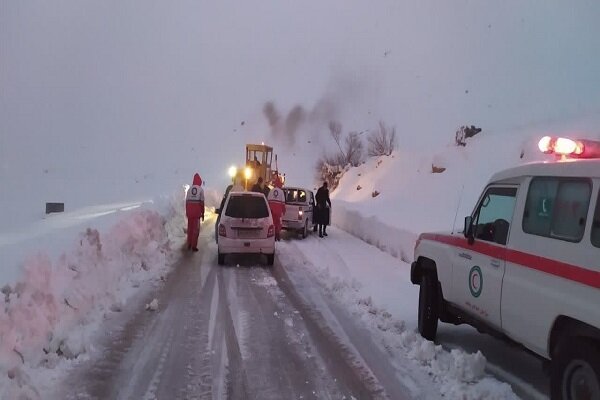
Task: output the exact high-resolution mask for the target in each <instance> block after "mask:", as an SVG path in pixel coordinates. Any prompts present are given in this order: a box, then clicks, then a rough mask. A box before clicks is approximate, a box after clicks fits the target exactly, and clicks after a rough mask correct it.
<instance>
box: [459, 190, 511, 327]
mask: <svg viewBox="0 0 600 400" xmlns="http://www.w3.org/2000/svg"><path fill="white" fill-rule="evenodd" d="M516 196H517V187H516V186H499V185H493V186H489V187H488V188H487V189H486V191H485V192H484V195H483V196H482V197H481V199H480V201H479V204H478V205H477V207H476V208H475V211H474V213H473V215H472V221H473V227H472V231H473V240H469V241H468V240H465V241H464V242H461V245H460V246H456V248H455V252H456V254H455V257H454V260H455V261H454V265H455V268H454V269H453V290H454V294H455V296H454V300H455V301H456V302H457V303H458V304H457V305H459V306H460V307H461V308H463V309H464V310H466V311H467V312H468V313H470V314H472V315H474V316H475V317H477V318H478V319H480V320H483V321H484V322H487V323H488V324H490V325H492V326H494V327H497V328H500V327H501V315H500V304H501V298H502V280H503V278H504V271H505V267H506V265H505V260H506V258H505V251H506V243H507V241H508V235H509V232H510V225H511V223H512V218H513V212H514V208H515V203H516Z"/></svg>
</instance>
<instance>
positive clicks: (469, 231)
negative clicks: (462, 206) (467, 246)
mask: <svg viewBox="0 0 600 400" xmlns="http://www.w3.org/2000/svg"><path fill="white" fill-rule="evenodd" d="M463 234H464V235H465V237H466V238H467V239H469V243H471V244H472V243H473V242H474V241H475V235H473V217H472V216H470V215H469V216H468V217H465V227H464V229H463Z"/></svg>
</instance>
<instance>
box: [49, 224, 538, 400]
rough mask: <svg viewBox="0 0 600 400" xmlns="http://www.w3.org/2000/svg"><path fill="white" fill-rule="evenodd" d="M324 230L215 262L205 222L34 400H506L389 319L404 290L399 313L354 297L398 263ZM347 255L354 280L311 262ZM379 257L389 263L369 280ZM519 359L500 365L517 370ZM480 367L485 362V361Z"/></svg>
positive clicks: (463, 344) (501, 388)
mask: <svg viewBox="0 0 600 400" xmlns="http://www.w3.org/2000/svg"><path fill="white" fill-rule="evenodd" d="M207 222H208V221H207ZM207 227H210V222H209V224H208V225H207ZM331 233H332V234H331V236H330V237H329V238H327V239H325V240H323V241H321V240H319V239H317V238H309V239H307V240H305V241H301V242H296V241H294V239H293V238H289V240H286V241H284V242H281V243H279V244H278V257H277V258H276V265H275V267H273V268H268V267H263V266H261V265H260V260H259V259H257V258H246V257H238V258H231V259H230V260H229V266H227V267H219V266H218V265H217V263H216V245H215V244H214V242H213V238H212V229H210V228H209V229H206V228H205V229H204V230H203V234H202V237H201V245H200V252H198V253H193V254H192V253H188V254H186V255H185V256H184V257H183V258H182V260H181V261H180V262H179V263H178V264H177V265H176V266H175V267H174V268H173V270H172V272H171V273H170V274H169V275H167V276H166V278H165V282H164V283H163V284H162V285H160V287H159V288H158V289H156V288H155V289H150V290H146V291H144V293H142V294H140V296H138V298H137V299H134V300H133V301H131V302H129V303H128V304H127V306H126V308H125V309H124V310H123V312H122V313H117V314H114V316H112V317H110V318H109V319H108V320H107V321H105V324H106V327H105V328H106V333H102V337H101V338H100V340H99V344H98V345H99V346H100V347H101V349H99V351H96V352H95V354H98V355H97V356H92V357H91V359H89V360H87V361H85V362H82V363H80V364H79V365H78V366H76V367H75V368H73V369H72V370H71V371H70V373H69V374H68V375H67V378H66V379H65V380H63V381H62V382H60V384H57V385H56V390H55V391H54V392H53V393H52V394H49V395H48V398H50V399H81V400H83V399H148V400H154V399H225V398H230V399H241V398H249V399H281V398H286V399H287V398H289V399H292V398H293V399H310V398H313V399H344V398H346V399H352V398H356V399H371V398H376V399H379V398H381V399H436V398H437V399H442V398H459V397H460V398H465V399H477V398H490V399H494V398H495V399H508V398H515V396H514V394H512V392H511V390H510V388H509V387H508V386H507V385H502V384H501V383H499V382H498V381H496V380H495V379H493V378H490V377H486V376H483V377H482V376H479V377H475V378H473V377H471V375H473V374H475V373H474V372H473V370H475V369H477V368H478V367H477V366H478V365H479V364H480V363H479V361H478V358H477V357H471V356H469V355H465V354H463V353H461V354H455V353H452V354H451V353H449V352H447V351H446V350H443V349H441V348H439V347H438V348H436V347H434V346H433V345H431V344H430V343H429V342H426V343H424V342H421V340H422V339H420V338H418V337H415V335H414V333H413V329H412V327H411V324H412V322H411V321H406V323H404V322H399V321H396V320H395V317H396V316H397V315H396V314H400V317H404V316H405V315H407V314H409V313H410V311H407V310H408V309H410V308H411V307H413V304H412V303H411V302H410V301H408V300H407V299H409V298H410V297H411V296H412V294H414V293H412V292H410V291H408V290H405V293H402V294H400V295H399V298H398V301H405V302H407V303H408V304H403V305H399V308H398V309H403V310H404V311H403V313H400V312H399V311H398V310H390V311H391V312H392V313H394V314H395V315H394V318H392V317H391V314H389V313H388V312H387V311H386V309H385V307H384V308H378V307H376V305H374V304H373V303H374V302H377V300H378V299H379V298H378V297H377V296H374V297H373V299H371V298H370V297H369V298H368V299H367V298H364V297H360V296H362V295H364V294H365V293H368V292H369V291H371V292H373V290H377V288H378V287H379V288H381V290H380V294H381V296H382V297H381V299H383V300H386V302H387V303H390V302H393V301H394V299H393V294H391V293H392V292H393V291H390V290H386V289H384V286H383V285H381V280H382V279H383V280H385V279H386V278H387V279H391V278H393V279H394V280H396V279H397V280H398V282H397V284H398V289H400V290H404V289H406V287H405V286H403V285H404V283H403V282H404V281H405V280H406V279H408V278H406V279H404V278H402V279H401V278H400V276H394V277H390V276H389V274H388V275H386V274H387V273H388V272H389V273H393V274H395V275H402V274H403V272H402V271H401V270H400V271H399V270H398V265H387V264H389V263H392V262H393V263H396V264H397V263H399V261H398V260H397V259H394V258H393V257H389V256H388V255H386V254H385V253H382V252H381V251H379V250H378V249H376V248H374V247H372V246H369V245H367V244H365V243H364V242H362V241H360V240H358V239H356V238H354V237H352V236H350V235H347V234H345V233H343V232H342V231H339V230H332V232H331ZM348 248H353V249H355V251H356V254H355V256H356V255H357V254H360V255H361V257H360V258H358V259H357V258H356V257H354V256H353V255H352V254H353V252H352V251H348ZM341 253H345V255H344V254H341ZM344 257H348V258H346V259H345V258H344ZM317 260H320V261H321V265H319V267H316V266H315V263H316V262H317ZM366 260H368V262H366ZM361 264H362V265H363V267H367V266H368V268H370V269H371V270H370V272H369V273H368V274H367V275H370V276H371V278H370V279H366V278H365V279H362V281H363V282H362V283H352V282H350V283H348V282H347V281H345V280H344V279H338V278H336V276H335V274H336V271H335V270H334V269H331V270H327V273H324V272H323V268H324V265H329V266H331V265H336V268H337V269H338V270H340V269H341V270H344V271H343V275H346V276H348V277H351V276H353V274H354V272H353V271H351V270H352V269H353V268H356V267H357V265H361ZM380 265H387V268H389V271H383V270H382V271H380V272H382V274H381V276H379V277H378V276H377V275H376V274H377V273H378V270H377V268H379V266H380ZM385 286H386V287H388V288H389V287H394V285H392V284H391V283H390V282H387V285H385ZM354 295H357V296H358V297H356V296H355V297H356V298H355V297H353V296H354ZM155 298H156V299H157V300H158V310H157V311H155V312H152V311H146V310H145V308H144V304H146V303H150V302H151V300H153V299H155ZM354 300H357V302H356V303H355V302H354ZM415 301H416V300H415ZM383 306H385V304H383ZM415 310H416V309H415ZM454 329H456V328H454ZM440 333H441V335H440V338H441V344H442V345H444V347H446V348H449V347H458V348H466V349H467V350H468V351H470V352H474V351H476V350H477V348H472V346H471V347H469V342H471V341H472V340H473V338H474V337H475V339H476V340H478V343H482V346H484V347H486V346H487V347H489V348H498V349H499V350H498V351H499V352H500V353H501V352H503V351H505V348H504V347H503V346H504V345H503V344H501V343H500V342H497V343H496V342H490V341H493V340H495V339H492V338H488V337H487V336H481V335H480V336H481V337H477V336H476V334H473V333H471V332H470V331H465V330H464V329H462V328H460V329H459V330H458V331H456V333H452V330H451V329H445V328H443V327H442V329H441V332H440ZM490 343H492V344H493V345H492V346H490ZM406 349H410V351H407V350H406ZM469 357H471V358H469ZM509 364H510V363H509ZM525 365H527V364H525ZM522 366H523V364H522V363H521V364H520V365H514V366H512V367H510V365H509V366H508V368H515V372H519V371H518V369H519V368H521V367H522ZM493 368H494V365H493V364H488V368H487V370H488V372H492V373H494V371H493ZM502 368H507V366H506V365H504V366H502ZM510 372H511V371H510V370H509V371H508V374H510ZM475 375H476V374H475ZM526 376H527V377H528V378H527V379H529V377H531V376H533V377H537V376H538V375H537V374H536V373H533V374H531V373H530V372H529V373H528V374H527V375H526ZM500 377H501V375H500ZM501 379H503V378H501ZM527 379H526V381H527ZM511 383H513V384H514V382H511ZM534 383H535V382H534ZM524 385H525V386H526V387H528V386H530V385H529V382H525V384H524ZM515 389H517V391H518V392H519V394H520V395H522V396H524V397H532V398H535V397H537V396H535V395H534V396H529V395H528V393H527V391H523V390H520V389H519V388H515ZM533 393H537V391H535V390H533ZM44 398H46V397H44Z"/></svg>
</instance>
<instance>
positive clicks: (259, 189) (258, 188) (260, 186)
mask: <svg viewBox="0 0 600 400" xmlns="http://www.w3.org/2000/svg"><path fill="white" fill-rule="evenodd" d="M252 191H253V192H256V193H262V194H264V195H265V196H268V195H269V188H268V187H266V186H265V181H264V180H263V178H262V176H259V177H258V181H257V182H256V183H255V184H254V186H252Z"/></svg>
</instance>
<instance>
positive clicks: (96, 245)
mask: <svg viewBox="0 0 600 400" xmlns="http://www.w3.org/2000/svg"><path fill="white" fill-rule="evenodd" d="M165 200H166V199H164V200H163V201H162V204H160V205H159V202H156V203H154V204H151V205H145V206H144V208H143V209H133V210H129V211H125V212H122V213H121V214H120V215H119V218H118V220H117V222H115V223H112V224H110V225H109V227H108V228H104V229H103V228H100V229H96V228H95V227H94V226H95V224H94V222H96V223H97V224H98V225H100V226H103V225H105V224H106V223H105V221H102V220H101V217H99V218H100V221H93V220H92V221H89V225H88V226H89V227H88V228H86V229H85V230H84V231H83V232H81V233H80V234H79V236H78V237H77V239H76V240H74V243H73V245H71V246H70V247H69V249H65V251H64V252H63V253H62V255H60V256H59V257H52V256H50V255H48V254H46V253H43V252H39V253H37V254H33V255H30V256H29V257H28V258H27V259H26V260H25V261H24V262H23V264H22V274H21V275H20V277H19V279H18V280H17V281H16V282H11V284H10V285H8V284H7V285H5V286H4V287H3V289H2V293H3V294H4V298H3V307H2V309H1V310H0V338H1V341H0V397H1V398H3V399H4V398H6V399H16V398H25V399H42V398H43V395H42V393H43V391H42V390H43V388H44V387H48V385H51V381H52V378H53V376H55V374H59V373H60V372H61V371H62V370H63V369H64V368H66V367H68V366H69V365H71V364H73V363H77V362H78V361H79V360H81V358H82V357H83V358H85V356H86V354H88V353H89V352H91V351H93V342H94V340H93V339H94V337H95V336H96V335H97V334H98V330H99V329H101V324H102V321H103V319H104V318H105V316H106V314H109V313H114V312H120V311H121V310H122V308H123V305H124V304H125V302H127V300H128V299H129V298H130V297H131V296H132V295H134V294H135V293H136V292H137V291H138V290H140V289H139V288H140V287H141V286H144V284H146V283H148V282H151V281H153V280H156V279H159V278H160V276H161V275H164V274H166V272H167V271H168V267H169V266H170V265H171V264H172V263H173V262H174V260H175V258H176V254H178V253H177V252H175V251H174V250H178V249H179V248H181V245H182V243H183V231H182V227H183V226H184V214H183V207H182V203H183V194H182V193H178V194H177V195H176V196H173V198H172V199H170V201H165ZM78 228H79V227H78ZM53 235H54V236H58V237H60V236H62V237H63V241H66V239H65V236H66V237H69V236H70V232H69V230H67V231H66V232H65V231H61V230H55V231H53ZM154 306H155V305H153V307H154ZM19 396H24V397H19Z"/></svg>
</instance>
